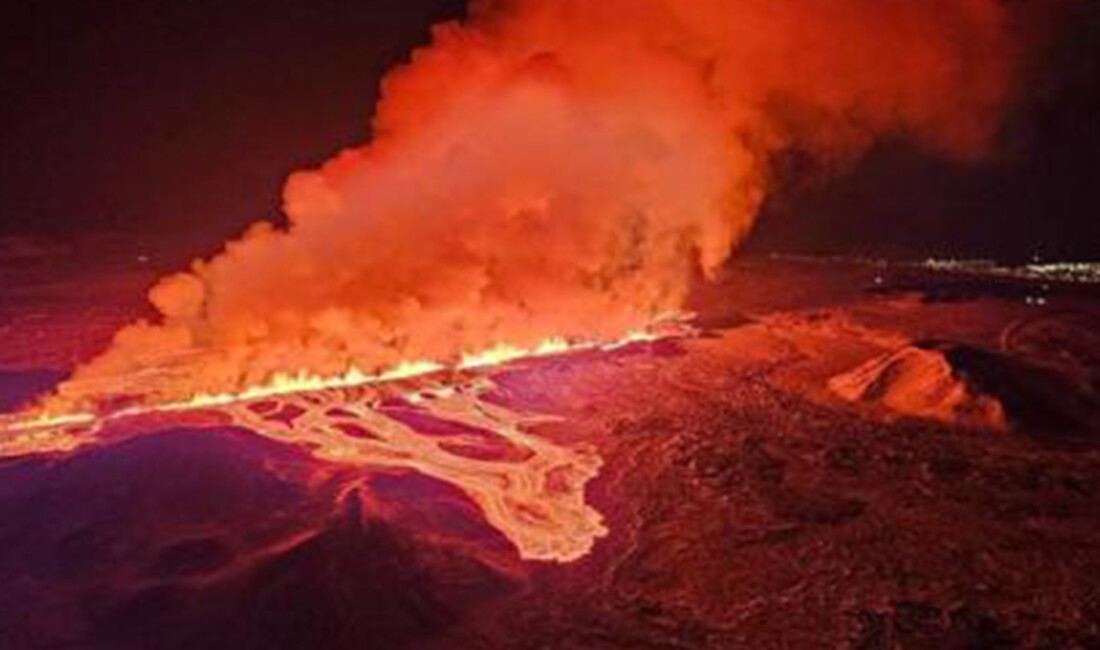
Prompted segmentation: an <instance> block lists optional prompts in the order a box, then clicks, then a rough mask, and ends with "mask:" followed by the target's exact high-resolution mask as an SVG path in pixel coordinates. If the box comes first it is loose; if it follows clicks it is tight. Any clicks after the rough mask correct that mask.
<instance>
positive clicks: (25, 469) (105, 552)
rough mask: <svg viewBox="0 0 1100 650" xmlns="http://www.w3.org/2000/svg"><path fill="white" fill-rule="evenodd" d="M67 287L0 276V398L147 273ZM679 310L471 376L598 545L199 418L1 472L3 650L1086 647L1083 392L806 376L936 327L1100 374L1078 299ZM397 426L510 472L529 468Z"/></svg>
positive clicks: (67, 274) (852, 276)
mask: <svg viewBox="0 0 1100 650" xmlns="http://www.w3.org/2000/svg"><path fill="white" fill-rule="evenodd" d="M87 268H88V265H87V264H84V263H81V262H79V261H76V262H72V263H71V264H70V266H68V267H66V266H64V265H61V266H59V265H58V264H56V263H49V260H48V259H45V258H42V257H41V256H39V257H31V258H27V259H23V260H18V261H8V262H6V263H5V265H4V267H3V269H0V292H2V293H0V340H2V341H3V343H4V344H3V346H2V347H0V364H2V365H0V368H2V370H0V404H3V405H5V407H8V408H11V407H14V406H15V405H16V404H17V403H18V402H19V401H20V400H21V399H23V398H25V397H27V396H29V395H33V394H34V393H35V392H37V391H39V390H42V389H43V388H45V387H48V386H50V385H51V384H52V382H55V381H57V379H58V378H60V377H61V376H63V375H64V373H65V371H66V370H67V369H68V368H70V367H71V366H72V364H73V363H75V362H78V361H80V360H83V359H86V358H88V357H89V356H90V355H91V354H93V353H94V352H95V351H96V350H97V349H98V348H99V347H101V346H103V345H105V344H106V342H107V341H108V340H109V337H110V335H111V332H112V331H113V330H114V329H115V328H116V327H117V326H118V325H119V324H121V323H122V322H124V321H126V320H128V319H130V318H132V317H133V316H134V315H136V314H138V313H139V311H140V309H141V307H140V294H141V290H142V288H143V287H144V286H145V285H146V284H147V283H148V282H149V281H150V280H151V279H152V277H153V274H152V273H148V272H142V271H134V270H132V269H131V268H130V267H129V265H127V264H122V263H119V264H115V265H107V264H102V263H99V264H96V265H93V268H94V269H95V270H94V272H92V273H91V274H89V273H88V271H87ZM1037 297H1042V298H1043V303H1044V304H1043V305H1041V306H1040V305H1038V304H1037V302H1038V301H1037V300H1036V298H1037ZM695 303H696V304H695V305H694V307H695V308H696V309H697V310H698V311H699V312H700V320H699V322H700V324H701V325H702V326H703V328H704V329H705V333H704V334H703V335H702V336H700V337H699V338H695V339H691V340H686V341H679V342H667V341H666V342H661V343H656V344H645V345H639V346H634V347H631V348H627V349H622V350H617V351H613V352H585V353H580V354H577V355H573V356H569V357H561V358H553V359H545V360H538V361H534V362H529V363H523V364H520V365H518V366H514V367H509V368H506V369H503V370H498V371H494V372H491V373H487V374H486V375H485V379H487V380H489V381H491V382H492V383H493V385H494V387H495V388H494V390H493V392H492V395H491V402H492V403H493V404H495V405H496V406H498V407H500V408H502V409H507V410H508V412H516V413H539V414H542V415H550V416H553V417H554V419H552V420H546V421H542V422H540V423H537V424H529V425H528V426H525V428H524V431H525V432H526V433H528V434H531V435H533V436H534V438H532V440H533V441H534V442H533V443H532V444H534V445H535V446H536V447H537V449H536V456H537V454H538V453H542V452H545V453H550V454H556V453H561V454H570V453H576V454H581V457H583V458H588V457H589V454H594V455H595V457H598V458H599V459H600V460H601V464H600V466H599V473H598V475H597V476H596V477H595V478H594V479H592V480H590V481H589V482H588V483H587V498H586V505H585V506H584V507H586V508H591V509H592V510H593V511H594V512H595V513H598V515H599V517H600V519H601V524H602V526H604V527H606V529H607V530H608V531H609V532H608V534H607V535H605V536H603V537H599V536H598V535H593V538H594V546H593V547H592V550H591V552H590V553H588V554H587V555H585V556H584V557H583V558H581V559H579V560H575V561H573V562H568V563H543V562H530V561H524V560H522V559H521V557H520V554H519V551H518V550H517V547H516V544H515V540H511V541H510V540H509V538H508V537H507V536H506V535H504V534H502V533H501V527H500V525H499V521H497V524H498V525H494V523H493V522H494V517H493V516H489V517H486V516H485V514H484V513H485V511H486V508H487V506H486V503H484V502H483V503H480V504H479V503H478V502H477V501H476V500H475V499H473V498H471V496H470V494H469V492H468V491H467V492H464V491H463V490H461V489H459V487H457V485H456V483H455V482H454V481H450V480H448V477H447V476H438V475H436V476H432V475H427V474H425V473H423V472H418V471H415V469H409V468H408V467H402V466H388V467H381V466H379V467H371V468H363V467H359V466H347V465H343V464H339V463H329V462H322V461H318V460H317V459H315V458H314V457H313V456H311V455H310V454H308V453H307V451H306V450H303V449H298V448H294V447H291V446H288V445H285V444H282V443H280V442H277V441H276V440H275V439H274V438H277V436H274V435H271V432H270V431H268V432H267V433H268V434H269V437H260V436H257V435H254V434H252V433H249V432H248V431H247V430H245V429H242V428H240V427H239V426H227V423H229V422H234V423H236V424H238V425H239V424H240V422H241V420H240V418H229V419H219V416H218V414H217V413H197V414H188V415H186V416H181V415H173V416H167V415H166V416H157V417H152V418H146V419H143V420H139V421H135V422H132V423H129V424H127V425H126V426H120V427H118V428H117V430H114V431H113V432H112V433H111V436H112V437H111V438H110V440H108V441H106V442H105V443H102V444H98V445H94V446H92V447H89V448H85V449H83V450H81V451H79V452H77V453H76V454H74V455H72V456H57V457H51V458H41V457H31V458H20V459H9V460H6V461H4V462H3V464H0V548H3V549H4V552H3V553H2V554H0V647H2V648H12V649H16V650H17V649H22V648H62V647H64V648H122V649H126V648H150V647H156V648H169V649H170V648H227V649H229V648H233V649H242V648H257V649H259V648H264V649H267V648H288V649H289V648H322V647H323V648H402V647H425V648H464V649H465V648H475V649H476V648H485V649H489V648H562V649H565V648H570V649H572V648H666V649H667V648H816V647H850V648H891V647H902V648H1014V647H1025V648H1074V647H1080V648H1087V647H1097V645H1100V583H1098V582H1097V581H1096V580H1095V577H1094V576H1096V575H1100V510H1098V509H1097V508H1096V507H1095V503H1096V499H1097V498H1098V497H1100V446H1098V445H1097V442H1098V441H1100V437H1095V436H1096V434H1097V432H1096V431H1095V426H1094V425H1095V424H1096V423H1095V421H1092V422H1090V421H1089V420H1088V417H1089V416H1088V414H1089V413H1091V411H1089V410H1088V408H1089V406H1088V404H1086V406H1085V407H1082V408H1083V409H1084V410H1083V411H1081V410H1075V411H1073V414H1079V413H1084V414H1085V415H1083V416H1082V417H1084V418H1085V419H1084V421H1082V420H1081V419H1080V418H1078V419H1077V420H1074V421H1073V422H1070V421H1069V420H1066V419H1061V420H1060V419H1058V418H1055V417H1053V416H1050V417H1047V416H1048V415H1049V413H1048V412H1047V410H1044V409H1042V408H1037V407H1034V404H1033V402H1034V400H1033V401H1032V402H1028V401H1027V400H1023V401H1022V402H1021V403H1024V404H1025V405H1028V408H1026V409H1024V410H1022V411H1019V413H1020V414H1021V415H1020V416H1021V417H1022V418H1023V421H1024V422H1025V423H1024V424H1022V425H1017V426H1015V427H1014V429H1013V430H1011V431H1008V432H1000V433H994V432H990V431H981V430H977V431H967V430H952V428H950V427H947V426H944V425H940V424H936V423H934V422H929V421H921V420H911V419H904V418H900V419H899V418H894V417H891V416H890V415H889V414H888V413H886V412H884V411H882V410H880V409H879V408H878V407H876V406H874V405H860V406H852V405H850V404H848V403H845V402H842V401H841V400H840V399H838V398H837V397H835V396H834V395H832V394H831V393H830V392H829V391H828V390H827V388H826V385H827V382H828V380H829V378H831V377H833V376H835V375H837V374H838V373H843V372H846V371H848V370H850V369H852V368H854V367H856V366H858V365H859V364H861V363H863V362H865V361H867V360H868V359H871V358H874V357H875V356H877V355H880V354H882V353H884V352H886V351H889V350H891V349H893V348H895V347H899V346H903V345H905V344H907V343H910V342H913V341H927V340H931V339H935V340H941V341H944V340H945V341H949V342H951V343H952V344H960V345H963V346H966V348H965V349H975V350H981V351H988V352H990V353H991V354H995V355H997V356H996V358H997V359H1001V358H1004V359H1008V360H1024V361H1026V362H1027V363H1029V364H1033V363H1037V364H1039V365H1040V366H1041V367H1042V368H1044V369H1045V370H1044V372H1045V371H1050V372H1055V373H1062V375H1066V376H1069V375H1073V376H1081V377H1084V381H1085V382H1086V384H1087V383H1088V382H1089V381H1093V382H1095V381H1096V379H1097V377H1098V374H1097V373H1100V348H1097V347H1095V345H1094V344H1095V339H1094V338H1092V337H1091V336H1090V332H1093V333H1094V332H1096V331H1100V321H1097V320H1095V316H1093V315H1092V314H1093V313H1095V311H1096V310H1100V297H1098V291H1097V289H1095V288H1089V287H1087V286H1082V285H1057V284H1055V285H1051V286H1049V287H1048V288H1046V289H1044V288H1043V287H1042V285H1040V284H1027V283H1026V282H1023V281H1020V280H1018V279H1014V278H992V279H990V278H984V279H983V278H974V277H967V276H943V275H933V274H930V273H928V272H927V271H925V270H920V269H899V270H892V269H889V268H887V269H883V268H879V267H873V266H851V265H843V264H835V263H834V264H818V263H807V262H792V261H753V262H742V263H740V264H738V265H736V266H734V267H732V268H731V269H730V270H729V273H728V274H727V275H726V277H725V278H723V280H722V282H721V283H720V284H718V285H717V286H714V287H709V288H707V289H704V290H701V291H700V292H699V294H698V296H697V298H696V300H695ZM1093 323H1094V324H1097V327H1096V328H1092V327H1091V325H1090V324H1093ZM983 358H984V357H983ZM1013 362H1015V361H1013ZM998 367H999V366H998ZM1029 367H1030V366H1029ZM1074 373H1077V374H1076V375H1075V374H1074ZM1081 373H1084V374H1083V375H1081ZM1062 375H1059V376H1062ZM1029 376H1030V375H1029ZM1046 376H1047V375H1042V377H1046ZM1009 384H1010V385H1011V386H1013V387H1019V386H1023V388H1021V390H1024V389H1026V388H1027V384H1026V382H1024V384H1019V383H1018V382H1017V383H1012V382H1009ZM1092 386H1093V387H1094V388H1095V387H1096V386H1097V384H1095V383H1094V384H1092ZM1040 392H1041V391H1040ZM353 397H354V396H349V395H347V394H345V393H339V392H336V393H330V394H326V395H323V396H317V399H321V400H322V401H324V400H327V401H325V404H326V406H331V405H330V404H329V403H328V402H330V401H332V400H337V401H339V400H344V402H346V403H347V404H353V403H354V402H355V400H354V399H353ZM1087 397H1088V396H1086V398H1087ZM295 399H298V398H295ZM1086 401H1087V399H1086ZM1074 404H1075V405H1076V402H1075V403H1074ZM283 406H285V404H284V405H283ZM273 408H275V407H274V406H270V405H269V406H268V407H260V408H257V409H254V410H253V411H252V413H253V414H255V415H256V416H257V418H256V421H255V424H254V425H252V426H255V427H262V426H266V425H264V424H263V422H262V416H265V415H268V416H270V415H272V414H273V413H275V411H271V410H265V409H273ZM392 408H397V409H399V410H400V409H401V408H405V407H404V406H401V405H400V404H398V405H392ZM1075 408H1076V406H1075ZM1055 410H1057V409H1055ZM1014 412H1015V411H1014ZM1052 412H1053V411H1052ZM1058 413H1062V411H1058ZM290 415H293V412H291V413H290ZM300 416H301V414H299V416H298V417H300ZM1067 417H1068V416H1067ZM292 419H293V418H292ZM408 422H411V426H413V428H415V429H417V430H418V431H419V432H420V433H421V434H423V435H424V436H428V437H433V436H434V438H433V439H434V440H436V441H439V440H442V441H445V442H447V441H449V442H450V444H452V447H451V451H452V452H454V453H456V454H458V455H465V456H466V457H470V458H475V459H480V460H481V461H483V462H487V463H498V464H500V469H501V470H502V474H507V473H508V472H507V468H508V467H518V466H520V465H521V464H522V463H524V462H530V461H531V458H532V456H531V453H530V449H528V450H527V451H524V449H522V447H523V445H516V444H515V440H511V441H509V440H502V439H500V438H499V436H498V437H493V436H492V435H491V433H485V432H481V433H478V432H476V431H472V430H470V429H461V430H455V429H451V430H448V429H447V428H446V427H443V428H438V427H437V428H435V429H432V427H431V426H429V425H431V424H432V422H428V421H426V420H424V419H423V418H421V419H419V420H415V421H412V420H408ZM276 424H277V423H276ZM292 424H293V423H292ZM434 424H436V425H438V423H434ZM272 426H276V425H275V424H273V425H272ZM279 426H284V425H279ZM429 429H431V430H429ZM347 432H348V433H349V440H352V441H354V440H361V437H360V438H357V437H356V436H362V435H363V432H361V431H357V430H355V429H348V431H347ZM139 434H140V435H139ZM456 436H457V437H456ZM539 441H543V442H539ZM459 443H461V444H459ZM357 444H358V443H357ZM440 444H442V443H440ZM542 444H545V447H542V446H539V445H542ZM416 448H417V446H416V445H415V444H414V445H412V447H410V450H411V451H415V450H416ZM539 450H541V452H540V451H539ZM554 450H560V451H554ZM529 497H530V495H529V494H528V495H526V496H524V497H523V498H521V499H520V500H519V503H518V505H517V504H515V503H513V504H512V505H511V506H510V507H511V508H512V510H509V511H508V512H510V513H511V514H512V515H515V514H516V513H518V512H523V511H524V510H525V506H524V505H523V503H522V502H523V500H524V498H529ZM535 505H537V504H535ZM517 516H518V515H517ZM534 516H535V517H536V520H537V515H534ZM536 529H537V526H536ZM590 532H591V531H590Z"/></svg>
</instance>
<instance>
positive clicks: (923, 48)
mask: <svg viewBox="0 0 1100 650" xmlns="http://www.w3.org/2000/svg"><path fill="white" fill-rule="evenodd" d="M1009 11H1010V9H1009V5H1006V4H1005V3H1001V2H997V1H995V0H906V1H905V2H882V1H881V0H785V1H783V2H775V0H600V1H599V2H594V1H592V0H495V1H491V0H485V1H481V2H475V3H474V4H473V6H472V7H471V12H470V18H469V19H468V20H467V21H466V22H464V23H448V24H442V25H438V26H436V27H435V28H434V32H433V42H432V44H431V45H429V46H427V47H425V48H422V49H420V50H417V51H416V52H414V53H413V54H412V57H411V60H410V62H409V63H408V64H406V65H403V66H401V67H400V68H398V69H396V70H394V71H393V72H392V73H390V74H389V75H388V77H387V78H386V79H385V81H384V87H383V99H382V100H381V102H380V104H379V106H378V107H377V110H376V117H375V120H374V123H373V129H372V131H373V133H372V135H371V136H370V137H369V142H368V143H367V144H364V145H362V146H359V147H355V148H351V149H348V150H346V151H343V152H341V153H340V154H339V155H337V156H336V157H334V158H333V159H332V160H331V161H329V162H328V163H326V164H325V165H324V166H322V167H321V168H320V169H313V170H305V171H300V172H296V173H294V174H293V175H291V177H290V178H289V180H288V181H287V184H286V189H285V192H284V210H285V213H286V217H287V219H288V222H289V224H290V225H289V227H288V228H287V229H286V230H285V231H284V230H280V229H276V228H275V227H273V226H271V225H269V224H266V223H260V224H257V225H255V226H254V227H253V228H251V229H250V230H249V231H248V232H247V233H245V234H244V235H243V236H242V237H241V238H239V239H238V240H236V241H233V242H230V243H228V244H227V245H226V247H225V249H224V251H223V252H222V253H220V254H219V255H217V256H216V257H214V258H212V259H209V260H200V261H197V262H195V263H194V265H193V266H192V268H191V269H190V270H189V271H188V272H186V273H183V274H179V275H175V276H172V277H168V278H165V279H164V280H163V281H161V282H160V283H159V284H158V285H157V286H156V287H155V288H154V289H153V290H152V291H151V295H150V298H151V300H152V302H153V303H154V304H155V305H156V307H157V308H158V309H159V311H160V312H161V314H162V317H161V319H160V320H159V321H158V322H156V323H144V322H142V323H136V324H134V325H132V326H130V327H128V328H126V329H124V330H122V331H120V332H119V334H118V336H117V337H116V341H115V343H114V345H113V347H112V348H111V349H109V350H108V351H107V352H105V353H104V354H103V355H102V356H101V357H99V358H98V359H96V360H94V361H93V362H91V363H90V364H88V365H86V366H84V367H82V368H80V369H78V371H77V372H76V374H75V376H74V378H73V379H72V380H71V381H70V382H69V383H67V384H66V385H64V386H62V388H61V389H60V392H59V395H58V396H56V397H55V399H57V400H61V401H63V402H66V403H69V404H86V403H87V402H88V401H89V400H91V399H93V398H95V397H96V395H97V394H98V393H100V392H102V391H103V386H104V385H105V384H106V385H108V386H110V392H113V393H120V392H121V393H133V394H138V395H141V396H143V399H148V400H162V399H175V398H181V397H186V396H188V395H191V394H193V393H195V392H203V391H205V392H220V391H231V390H235V389H239V388H241V387H242V386H245V385H248V384H251V383H256V382H262V381H265V380H267V379H269V378H270V377H271V376H272V374H273V373H276V372H298V371H306V372H310V373H315V374H334V373H340V372H343V371H345V370H347V369H348V368H349V367H350V366H356V367H359V368H361V369H364V370H375V369H381V368H386V367H390V366H393V365H395V364H397V363H398V362H400V361H403V360H413V359H434V360H448V359H453V358H455V357H456V356H458V355H461V354H462V353H464V352H473V351H479V350H483V349H486V348H489V347H492V346H494V345H496V344H500V343H509V344H512V345H517V346H530V345H534V344H536V343H537V342H539V341H540V340H543V339H545V338H547V337H551V336H564V337H570V338H577V339H611V338H616V337H618V336H621V335H623V334H624V333H626V332H627V331H629V330H631V329H635V328H639V327H643V326H645V325H646V324H647V323H649V322H650V321H651V320H652V319H654V318H655V317H657V316H658V315H660V314H663V313H667V312H675V311H676V310H678V309H679V308H680V306H681V303H682V301H683V300H684V298H685V294H686V291H687V287H688V279H689V277H691V275H692V273H693V271H694V270H695V269H701V270H702V271H703V272H704V273H706V274H712V273H714V272H715V271H716V270H717V269H718V268H719V267H720V266H721V265H722V263H723V262H724V261H725V260H726V259H727V257H728V256H729V255H730V254H731V251H733V250H734V249H735V247H736V245H737V244H738V242H739V241H740V240H741V239H742V238H743V237H744V236H745V234H746V232H747V231H748V230H749V229H750V228H751V226H752V223H753V220H754V217H755V215H756V212H757V208H758V206H759V205H760V203H761V201H762V199H763V198H764V196H765V195H766V194H767V192H768V168H769V161H770V160H771V159H772V158H773V156H775V155H776V154H778V153H781V152H783V151H784V150H786V149H788V148H789V147H791V146H792V145H793V144H795V143H797V144H798V145H799V147H801V148H804V149H807V150H809V151H811V152H812V153H813V154H814V155H815V156H817V157H818V158H819V159H820V160H821V161H823V162H824V163H826V165H827V166H829V167H832V168H842V167H843V166H844V165H845V164H847V163H848V162H850V161H851V160H853V159H854V158H855V157H857V156H858V155H859V154H860V152H862V151H864V150H865V149H866V148H867V147H868V146H869V145H870V144H872V143H873V142H874V140H875V138H877V137H879V136H880V135H882V134H899V133H900V134H903V135H906V136H908V137H912V138H914V139H917V140H919V141H920V142H922V143H923V144H925V145H926V146H928V147H931V148H934V149H936V150H939V151H942V152H943V153H944V154H945V155H951V156H961V157H967V158H972V157H977V156H980V155H981V154H982V152H983V151H984V150H985V148H986V145H987V143H988V142H989V141H990V138H991V136H992V135H993V134H994V132H995V130H996V127H997V118H998V115H999V114H1000V112H1001V111H1002V109H1003V108H1004V106H1005V104H1006V102H1007V101H1008V99H1009V98H1010V96H1011V94H1012V92H1013V84H1012V79H1013V73H1014V69H1015V67H1016V66H1015V63H1014V62H1015V61H1016V60H1017V58H1018V57H1017V49H1018V46H1017V43H1016V41H1015V39H1014V38H1013V36H1012V33H1013V30H1012V26H1011V16H1010V15H1009ZM126 378H134V379H126ZM120 382H121V384H122V385H120Z"/></svg>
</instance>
